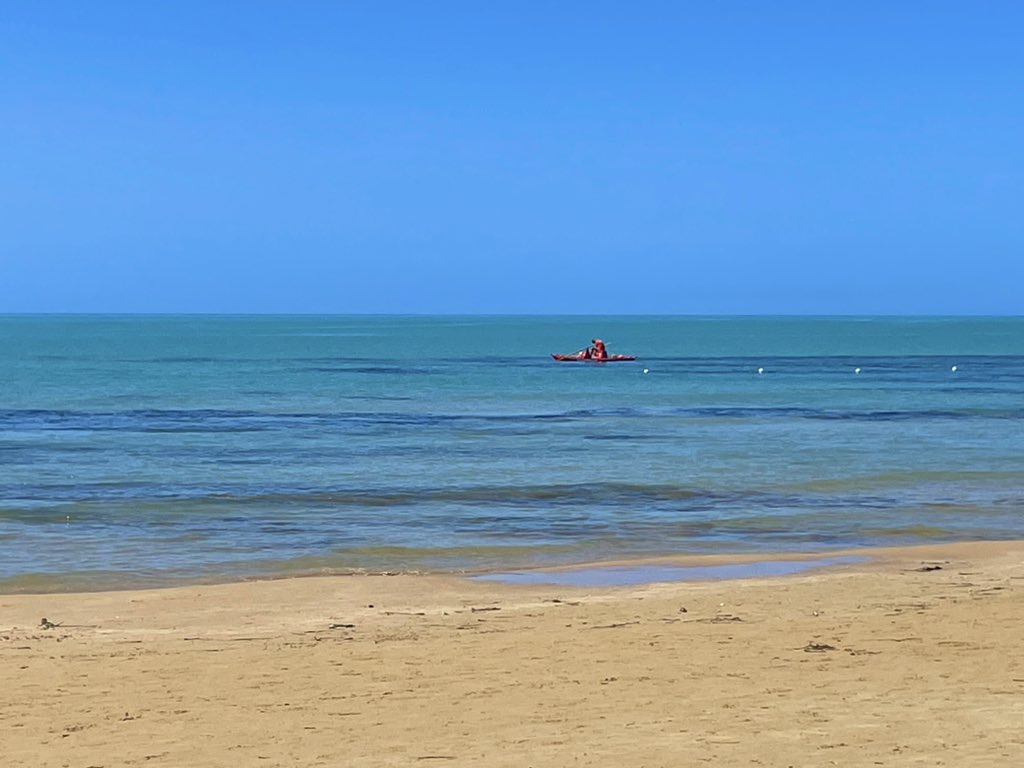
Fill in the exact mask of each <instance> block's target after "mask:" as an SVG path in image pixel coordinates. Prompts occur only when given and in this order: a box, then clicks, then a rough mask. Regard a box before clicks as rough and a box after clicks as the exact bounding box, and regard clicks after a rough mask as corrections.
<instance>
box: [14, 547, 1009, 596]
mask: <svg viewBox="0 0 1024 768" xmlns="http://www.w3.org/2000/svg"><path fill="white" fill-rule="evenodd" d="M1015 544H1021V545H1024V539H986V540H971V541H963V540H951V541H946V542H939V543H934V542H929V543H920V544H907V545H896V546H862V547H839V548H834V549H832V548H826V549H816V550H775V551H762V550H751V551H730V552H716V553H706V552H699V553H698V552H688V553H677V554H666V555H651V556H639V557H612V558H607V559H598V560H592V559H588V560H582V561H580V562H574V563H560V564H552V565H527V566H508V567H501V566H494V567H477V568H464V569H452V570H429V569H421V568H409V569H403V568H398V567H396V568H383V569H379V570H378V569H367V568H356V567H352V568H336V569H335V568H310V569H302V570H294V571H289V570H286V569H282V570H276V571H274V570H270V571H267V572H265V573H255V574H251V575H227V574H224V575H222V576H215V575H210V576H207V577H198V578H197V577H195V576H181V577H178V578H174V577H171V576H164V575H160V576H154V577H149V578H146V577H139V576H138V575H137V574H131V575H125V576H124V577H121V575H120V574H114V573H112V572H109V571H104V572H98V573H97V574H95V575H91V574H82V573H74V574H72V576H71V578H68V579H66V580H65V579H64V576H63V575H61V574H22V575H18V576H12V577H8V578H7V579H4V580H0V598H3V597H7V596H17V595H25V596H33V595H37V596H43V595H54V596H56V595H90V594H104V593H123V592H150V591H161V590H168V589H188V588H209V587H217V586H228V585H233V584H259V583H262V582H278V581H289V580H294V579H346V578H354V577H393V576H406V577H417V578H430V579H433V578H436V579H468V580H475V579H485V580H492V579H493V577H494V576H495V575H496V574H502V573H504V574H544V573H551V574H572V573H573V572H576V571H589V570H600V569H616V568H644V567H648V566H667V567H673V568H679V569H689V568H694V569H698V568H708V569H710V568H715V567H718V566H733V565H735V566H744V565H756V564H759V563H765V564H770V563H777V562H780V561H792V562H806V561H842V560H845V559H849V558H857V559H860V560H864V561H872V560H877V559H879V558H884V557H888V556H901V555H903V554H905V553H908V552H914V551H920V552H923V553H926V552H929V551H933V550H934V551H946V550H948V549H949V548H961V547H964V548H972V547H978V548H982V549H987V548H999V547H1002V546H1009V545H1015ZM842 565H843V563H842V562H838V563H835V564H832V565H828V564H826V565H825V566H822V567H831V568H836V567H841V566H842ZM814 570H817V569H816V568H815V569H814ZM785 575H786V574H780V576H785ZM756 577H757V574H756V573H752V574H751V575H750V576H737V577H725V579H726V580H728V579H730V578H741V579H742V578H756ZM712 578H713V577H712ZM493 580H495V581H499V582H500V579H493ZM693 580H695V579H687V578H670V579H664V581H671V582H676V581H678V582H687V581H693ZM700 580H703V578H701V579H700ZM19 581H23V582H24V583H25V585H24V586H22V585H18V586H15V587H14V588H12V585H15V584H16V583H17V582H19ZM36 581H40V582H44V583H43V585H42V586H43V588H42V589H33V588H32V584H31V582H36ZM63 581H66V582H68V585H67V586H64V585H63V584H62V582H63ZM117 581H121V582H123V586H112V585H111V583H110V582H117ZM657 581H661V580H659V579H654V578H652V579H647V580H643V581H640V582H636V584H637V585H642V584H647V583H655V582H657ZM90 582H93V583H95V585H96V586H95V588H90V587H89V586H88V584H89V583H90ZM538 583H541V584H543V583H544V582H542V581H540V580H538ZM555 583H558V582H552V584H555ZM610 586H613V585H610Z"/></svg>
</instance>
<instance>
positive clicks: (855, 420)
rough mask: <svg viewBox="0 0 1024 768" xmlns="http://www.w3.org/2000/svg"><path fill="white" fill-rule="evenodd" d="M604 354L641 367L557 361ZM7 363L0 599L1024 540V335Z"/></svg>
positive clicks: (540, 326)
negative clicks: (268, 577) (342, 574)
mask: <svg viewBox="0 0 1024 768" xmlns="http://www.w3.org/2000/svg"><path fill="white" fill-rule="evenodd" d="M595 335H600V336H602V337H603V338H604V339H605V340H606V341H607V342H608V345H609V350H610V351H611V352H613V353H614V352H622V353H629V354H636V355H638V356H639V357H640V359H639V360H638V361H637V362H636V363H615V364H606V365H594V364H573V363H555V362H554V361H552V360H551V359H550V357H548V355H549V353H551V352H571V351H574V350H576V349H578V348H580V347H581V346H583V345H585V344H586V343H587V342H589V340H590V339H591V338H592V337H593V336H595ZM0 351H2V355H0V385H2V398H0V590H4V589H6V590H12V589H55V588H89V587H98V586H104V587H105V586H120V585H133V584H149V583H170V582H175V581H183V580H184V581H191V580H206V579H221V578H239V577H245V576H251V575H262V574H269V573H291V572H316V571H321V570H325V569H327V570H342V571H344V570H350V569H371V570H404V569H425V570H456V571H457V570H479V569H484V568H503V569H509V568H520V567H523V566H528V565H539V564H564V563H573V562H585V561H592V560H600V559H603V558H609V557H615V558H620V557H624V556H632V555H647V554H672V553H680V552H701V553H705V552H719V551H811V550H815V551H817V550H828V549H835V548H839V547H849V546H857V545H874V544H896V543H915V542H923V541H939V540H962V539H992V538H1018V537H1021V538H1024V319H1021V318H966V319H949V318H906V319H892V318H685V317H684V318H679V317H669V318H663V317H625V318H607V317H605V318H577V317H573V318H558V317H554V318H552V317H548V318H543V317H538V318H532V317H531V318H526V317H510V318H501V317H443V318H424V317H406V318H403V317H216V316H212V317H196V316H182V317H164V316H143V317H133V316H113V317H102V316H6V317H2V316H0ZM954 366H955V367H956V370H953V368H954ZM759 369H760V370H761V371H762V372H761V373H759V372H758V371H759ZM858 369H859V373H858V372H857V370H858ZM645 370H646V371H647V372H646V373H645Z"/></svg>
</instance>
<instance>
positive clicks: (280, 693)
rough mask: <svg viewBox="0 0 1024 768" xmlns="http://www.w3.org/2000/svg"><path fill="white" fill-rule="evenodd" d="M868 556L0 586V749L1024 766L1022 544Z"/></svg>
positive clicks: (121, 759)
mask: <svg viewBox="0 0 1024 768" xmlns="http://www.w3.org/2000/svg"><path fill="white" fill-rule="evenodd" d="M862 554H863V553H862ZM867 554H869V556H870V559H869V560H867V561H865V562H862V563H858V564H854V565H846V566H842V567H839V568H835V569H830V570H826V571H818V572H814V573H809V574H802V575H796V576H789V577H779V578H772V579H750V580H742V581H715V582H697V583H663V584H652V585H646V586H641V587H621V588H601V589H581V588H571V587H551V586H530V587H523V586H508V585H502V584H496V583H490V582H478V581H469V580H466V579H459V578H454V577H437V576H348V577H323V578H302V579H286V580H279V581H262V582H252V583H244V584H228V585H220V586H197V587H188V588H176V589H165V590H148V591H134V592H106V593H92V594H62V595H41V596H36V595H6V596H0V679H2V682H3V685H2V687H0V764H2V765H4V766H78V767H80V768H86V766H122V765H145V766H314V765H324V766H439V765H443V766H517V767H519V766H535V767H536V768H542V767H544V766H550V767H555V766H558V767H559V768H561V767H562V766H616V767H618V766H648V767H649V768H651V767H655V766H690V765H703V764H708V765H715V766H751V765H754V766H756V765H762V766H832V765H837V766H875V765H884V766H913V765H922V766H924V765H926V766H938V765H948V766H971V767H972V768H974V767H977V766H1018V765H1024V542H1012V543H987V544H958V545H950V546H933V547H927V548H914V549H903V550H875V551H872V552H870V553H867ZM784 559H791V558H790V557H789V556H787V557H786V558H784ZM719 561H721V559H719ZM702 562H709V561H708V560H707V559H705V560H702ZM43 617H45V618H46V619H47V624H46V625H41V620H42V618H43Z"/></svg>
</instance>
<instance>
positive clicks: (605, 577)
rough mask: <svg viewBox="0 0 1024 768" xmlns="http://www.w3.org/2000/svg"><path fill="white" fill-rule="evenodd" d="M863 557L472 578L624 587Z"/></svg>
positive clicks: (776, 572)
mask: <svg viewBox="0 0 1024 768" xmlns="http://www.w3.org/2000/svg"><path fill="white" fill-rule="evenodd" d="M864 559H865V558H863V557H823V558H818V559H815V560H758V561H756V562H753V563H728V564H725V565H660V564H643V565H629V566H625V565H623V566H604V567H597V568H573V569H571V570H565V571H539V570H538V571H507V572H500V573H487V574H481V575H479V576H474V577H473V578H475V579H478V580H481V581H500V582H502V583H505V584H554V585H558V586H562V587H623V586H629V585H632V584H650V583H653V582H658V581H711V580H714V579H754V578H768V577H770V576H792V575H793V574H797V573H803V572H804V571H810V570H815V569H820V568H830V567H833V566H836V565H850V564H852V563H859V562H864Z"/></svg>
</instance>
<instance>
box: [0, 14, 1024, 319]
mask: <svg viewBox="0 0 1024 768" xmlns="http://www.w3.org/2000/svg"><path fill="white" fill-rule="evenodd" d="M1022 28H1024V4H1020V3H1012V2H1005V3H999V2H976V3H966V2H956V3H952V2H941V1H937V2H909V1H908V2H896V3H894V2H847V3H821V2H813V3H811V2H808V3H797V2H785V1H784V0H782V1H780V2H773V3H767V2H765V3H762V2H714V3H712V2H700V3H687V2H664V3H661V2H636V3H626V2H619V3H606V2H594V1H591V2H579V3H571V2H564V3H540V2H494V3H479V2H476V3H471V2H465V3H453V2H443V1H441V0H439V2H432V3H426V2H408V3H400V2H373V3H371V2H349V3H343V2H324V3H317V2H293V3H285V2H269V1H260V0H254V1H252V2H242V1H241V0H239V2H234V3H225V2H215V1H210V2H196V3H190V2H166V3H161V2H146V3H137V2H124V3H104V2H90V3H77V2H76V3H61V2H48V3H45V4H43V3H21V4H15V3H10V4H7V5H6V6H5V8H4V12H3V15H2V16H0V219H2V222H0V312H3V311H8V312H36V311H39V312H54V311H56V312H61V311H74V312H90V311H112V312H138V311H153V312H341V313H347V312H402V313H405V312H410V313H415V312H485V313H534V312H542V313H601V314H604V313H726V314H731V313H741V314H747V313H794V314H802V313H826V314H828V313H843V314H846V313H850V314H856V313H893V314H902V313H914V314H918V313H935V314H961V313H965V314H1020V313H1022V312H1024V300H1022V298H1021V295H1022V288H1024V215H1022V214H1024V204H1022V201H1024V46H1022V45H1021V44H1020V30H1021V29H1022Z"/></svg>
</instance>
